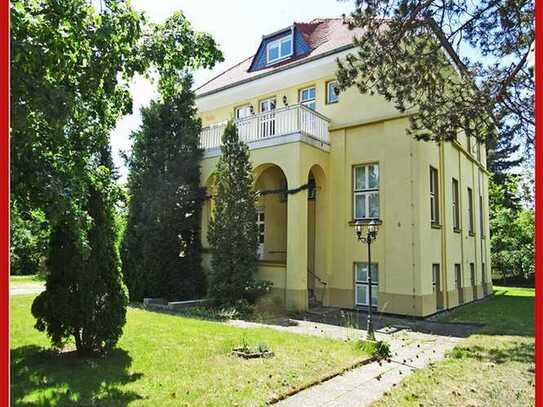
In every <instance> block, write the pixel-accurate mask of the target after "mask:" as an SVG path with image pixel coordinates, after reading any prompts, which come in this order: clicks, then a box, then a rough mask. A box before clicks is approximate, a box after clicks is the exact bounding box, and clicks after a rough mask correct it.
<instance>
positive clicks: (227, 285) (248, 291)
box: [208, 121, 259, 306]
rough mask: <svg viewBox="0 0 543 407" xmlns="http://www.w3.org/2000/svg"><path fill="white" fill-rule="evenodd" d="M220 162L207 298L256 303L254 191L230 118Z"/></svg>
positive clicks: (243, 147)
mask: <svg viewBox="0 0 543 407" xmlns="http://www.w3.org/2000/svg"><path fill="white" fill-rule="evenodd" d="M221 152H222V155H221V157H220V159H219V162H218V164H217V170H216V177H215V180H216V190H217V196H216V198H215V207H214V211H213V217H212V221H211V222H210V225H209V232H208V239H209V243H210V246H211V250H212V260H211V272H210V275H209V291H208V293H209V297H210V298H212V299H213V300H214V301H215V302H216V303H217V304H220V305H233V306H237V305H244V304H246V303H252V302H254V301H255V300H256V297H257V295H258V294H259V290H258V284H257V283H256V282H255V273H256V271H257V257H256V250H257V233H258V231H257V227H256V208H255V202H256V195H255V192H254V190H253V175H252V166H251V163H250V161H249V149H248V147H247V145H246V144H245V143H243V142H242V141H240V140H239V137H238V132H237V128H236V126H235V124H234V123H233V122H232V121H229V122H228V124H227V125H226V129H225V131H224V135H223V137H222V147H221Z"/></svg>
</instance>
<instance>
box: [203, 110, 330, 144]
mask: <svg viewBox="0 0 543 407" xmlns="http://www.w3.org/2000/svg"><path fill="white" fill-rule="evenodd" d="M329 122H330V121H329V120H328V119H327V118H326V117H324V116H323V115H321V114H320V113H317V112H316V111H314V110H312V109H309V108H308V107H305V106H303V105H294V106H289V107H284V108H280V109H275V110H272V111H269V112H264V113H259V114H255V115H252V116H249V117H246V118H243V119H239V120H236V121H235V123H236V126H237V128H238V133H239V138H240V139H241V140H243V141H244V142H246V143H253V142H257V141H261V140H265V139H270V138H272V137H281V136H287V135H290V134H297V133H298V134H301V135H304V136H307V137H310V138H313V139H316V140H317V141H320V142H322V143H326V144H329V139H328V124H329ZM225 127H226V122H222V123H217V124H213V125H211V126H208V127H204V128H203V129H202V133H201V134H200V146H201V147H202V148H203V149H205V150H208V149H212V148H217V147H219V146H220V145H221V144H222V143H221V139H222V135H223V133H224V128H225Z"/></svg>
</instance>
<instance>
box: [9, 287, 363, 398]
mask: <svg viewBox="0 0 543 407" xmlns="http://www.w3.org/2000/svg"><path fill="white" fill-rule="evenodd" d="M33 298H34V297H33V296H17V297H12V298H11V383H12V385H11V392H12V394H11V399H12V405H21V406H30V405H32V406H36V405H38V406H49V405H56V406H65V405H77V406H85V405H92V406H124V405H130V406H143V405H145V406H161V407H164V406H235V405H239V406H247V405H251V406H254V405H264V404H265V401H266V400H267V399H269V398H270V397H271V396H274V395H280V394H284V393H285V392H287V391H289V390H291V389H293V388H297V387H299V386H303V385H305V384H308V383H311V382H314V381H316V380H318V379H319V378H322V377H324V376H325V375H327V374H330V373H332V372H336V371H339V370H340V369H341V368H342V367H346V366H349V365H351V364H353V363H354V362H356V361H358V360H361V359H363V358H366V357H367V356H366V355H364V354H362V353H361V352H360V351H359V350H356V349H355V347H354V346H353V345H352V344H350V343H345V342H339V341H333V340H327V339H324V338H318V337H312V336H301V335H294V334H287V333H282V332H278V331H275V330H271V329H241V328H234V327H231V326H227V325H225V324H221V323H217V322H209V321H203V320H196V319H189V318H181V317H177V316H172V315H166V314H159V313H153V312H150V311H144V310H140V309H133V308H131V309H129V312H128V322H127V324H126V327H125V333H124V335H123V337H122V339H121V341H120V343H119V346H118V348H117V349H116V350H114V351H113V352H112V353H111V354H110V355H109V356H107V357H104V358H100V359H80V358H78V357H77V356H76V355H74V353H72V352H66V353H64V354H61V355H58V354H55V353H53V352H50V351H48V350H47V348H48V340H47V338H46V337H45V335H44V334H42V333H40V332H38V331H37V330H35V329H34V328H33V324H34V320H33V317H32V316H31V314H30V306H31V303H32V299H33ZM243 338H245V340H246V341H247V342H249V344H252V345H256V344H258V343H265V344H266V345H268V346H269V347H270V348H271V350H272V351H274V352H275V354H276V356H275V357H274V358H271V359H258V360H243V359H239V358H236V357H233V356H230V349H231V348H232V347H233V346H236V345H240V344H241V342H242V340H243Z"/></svg>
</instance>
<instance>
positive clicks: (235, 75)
mask: <svg viewBox="0 0 543 407" xmlns="http://www.w3.org/2000/svg"><path fill="white" fill-rule="evenodd" d="M294 24H295V26H296V28H297V29H298V31H299V32H300V33H301V34H302V36H303V38H304V40H305V41H306V42H307V44H308V45H309V47H310V48H311V51H310V52H309V53H308V54H306V55H303V56H301V57H298V58H291V59H287V60H286V61H282V62H280V63H278V64H275V65H273V66H270V67H267V68H264V69H259V70H257V71H253V72H249V67H250V66H251V63H252V61H253V58H254V56H255V55H252V56H250V57H249V58H247V59H245V60H243V61H241V62H239V63H238V64H236V65H234V66H233V67H231V68H230V69H227V70H226V71H224V72H222V73H220V74H219V75H217V76H215V77H214V78H212V79H211V80H209V81H208V82H206V83H204V84H203V85H201V86H200V87H199V88H197V89H196V95H197V96H203V95H206V94H209V93H215V92H218V91H220V90H222V89H224V88H229V87H232V86H235V85H238V84H241V83H245V82H248V81H251V80H254V79H258V78H260V77H262V76H265V75H269V74H271V73H273V72H274V71H276V70H278V69H281V70H282V69H285V68H288V67H289V65H292V66H296V65H299V64H300V63H304V61H305V60H307V61H308V62H309V61H311V60H314V59H316V58H319V57H322V56H325V55H329V54H330V53H333V52H334V51H337V52H339V51H340V50H342V49H346V48H348V47H349V46H352V42H353V37H354V36H356V35H357V34H359V33H360V32H361V29H360V28H354V29H353V30H350V29H349V26H348V24H347V23H344V22H343V19H342V18H324V19H315V20H312V21H310V22H309V23H294Z"/></svg>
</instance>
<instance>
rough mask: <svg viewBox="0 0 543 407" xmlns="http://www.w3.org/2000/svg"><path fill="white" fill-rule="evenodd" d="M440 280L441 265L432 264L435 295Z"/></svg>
mask: <svg viewBox="0 0 543 407" xmlns="http://www.w3.org/2000/svg"><path fill="white" fill-rule="evenodd" d="M438 279H439V264H437V263H435V264H432V291H433V292H434V293H435V292H436V289H437V288H438V287H437V285H438V284H437V281H438Z"/></svg>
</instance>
